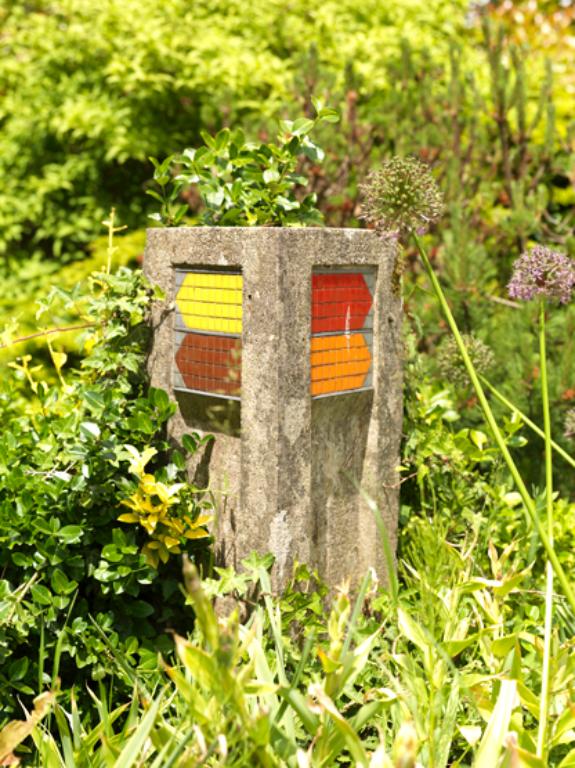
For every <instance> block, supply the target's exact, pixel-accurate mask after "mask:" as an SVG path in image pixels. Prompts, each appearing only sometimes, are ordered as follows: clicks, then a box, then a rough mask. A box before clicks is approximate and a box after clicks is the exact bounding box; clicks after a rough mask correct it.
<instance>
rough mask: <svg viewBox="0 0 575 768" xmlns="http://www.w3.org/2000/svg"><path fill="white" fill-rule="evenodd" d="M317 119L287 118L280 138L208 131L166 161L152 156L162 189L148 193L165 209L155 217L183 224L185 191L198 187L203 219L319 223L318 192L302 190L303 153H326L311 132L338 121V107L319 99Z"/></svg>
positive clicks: (318, 157) (314, 157) (311, 156)
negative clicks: (301, 192) (195, 144)
mask: <svg viewBox="0 0 575 768" xmlns="http://www.w3.org/2000/svg"><path fill="white" fill-rule="evenodd" d="M315 108H316V117H315V119H314V120H309V119H308V118H305V117H301V118H299V119H298V120H295V121H293V122H292V121H290V120H282V121H281V122H280V134H279V135H278V138H277V142H276V143H272V142H267V143H260V144H258V143H254V142H246V140H245V137H244V133H243V131H241V130H236V131H233V132H232V131H230V130H229V129H228V128H224V129H223V130H221V131H220V132H219V133H218V134H217V135H216V136H210V135H209V134H208V133H206V132H205V131H202V138H203V140H204V146H203V147H199V148H198V149H186V150H184V151H183V153H182V154H179V155H172V156H170V157H168V158H166V159H165V160H164V161H163V162H161V163H160V162H158V160H156V159H155V158H151V160H152V163H153V164H154V167H155V172H154V181H155V182H156V183H157V184H158V186H159V188H160V191H159V192H157V191H155V190H148V194H149V195H151V196H152V197H153V198H155V199H156V200H158V202H160V203H161V210H160V213H158V214H155V215H154V216H153V217H152V218H156V219H157V220H158V221H161V222H163V223H164V224H167V225H169V226H174V225H177V224H179V223H180V222H181V221H182V219H183V218H184V216H185V215H186V213H187V212H188V206H187V204H185V203H183V204H182V203H180V202H179V201H180V199H181V196H182V193H183V192H186V193H187V194H189V190H190V187H191V186H196V185H197V188H198V192H199V195H200V197H201V199H202V202H203V204H204V206H205V209H206V210H205V211H204V213H203V214H202V216H201V218H200V221H201V223H202V224H206V225H218V226H256V225H257V226H262V225H264V226H265V225H277V226H290V225H292V226H293V225H304V224H319V223H321V220H322V217H321V214H320V212H319V210H318V209H317V208H316V207H315V203H316V196H315V195H313V194H305V195H304V196H303V197H301V196H300V197H301V199H299V198H298V196H297V195H296V192H297V190H298V188H302V189H303V187H305V185H306V184H307V183H308V179H307V177H306V176H305V175H303V169H302V167H301V162H300V159H301V158H302V157H305V158H307V159H308V160H310V161H312V162H313V163H315V164H316V165H317V164H319V163H320V162H321V161H322V160H323V158H324V153H323V150H321V149H320V148H319V147H318V146H317V145H316V144H314V143H313V141H312V140H311V138H310V133H311V132H312V131H313V129H314V128H315V127H316V125H317V124H318V123H321V122H328V123H333V122H337V121H338V119H339V118H338V114H337V112H336V111H335V110H334V109H329V108H328V107H323V106H322V105H321V104H320V103H318V102H315Z"/></svg>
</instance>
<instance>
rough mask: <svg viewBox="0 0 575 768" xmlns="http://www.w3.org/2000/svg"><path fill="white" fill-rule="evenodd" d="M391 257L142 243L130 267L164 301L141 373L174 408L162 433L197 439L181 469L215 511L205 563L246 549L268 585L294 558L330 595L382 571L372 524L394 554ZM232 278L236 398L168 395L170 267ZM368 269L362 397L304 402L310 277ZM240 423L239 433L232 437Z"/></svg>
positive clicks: (194, 233)
mask: <svg viewBox="0 0 575 768" xmlns="http://www.w3.org/2000/svg"><path fill="white" fill-rule="evenodd" d="M394 254H395V251H394V246H393V245H390V244H387V243H384V242H383V241H382V240H380V239H379V238H378V237H377V236H376V235H375V234H374V233H373V232H369V231H365V230H350V229H320V228H307V229H282V228H267V227H266V228H245V229H244V228H211V227H197V228H185V227H180V228H175V229H152V230H149V231H148V237H147V245H146V254H145V262H144V268H145V271H146V274H147V276H148V277H149V279H150V280H151V281H152V282H153V283H155V284H158V285H160V287H161V288H162V289H163V290H164V292H165V295H166V298H165V300H164V301H163V302H158V303H157V304H156V306H155V308H154V311H153V324H154V343H153V348H152V351H151V354H150V359H149V368H150V372H151V377H152V383H153V385H154V386H157V387H162V388H163V389H166V390H167V391H168V392H169V393H170V395H171V396H172V397H174V398H175V399H176V400H177V402H178V405H179V409H178V412H177V414H176V415H175V416H174V417H173V419H172V421H171V424H170V430H171V436H172V437H173V439H174V440H176V441H177V440H179V439H180V438H181V436H182V434H183V433H186V432H188V433H189V432H192V431H198V432H211V433H213V434H215V435H216V440H215V442H213V443H210V444H209V446H208V447H207V448H206V449H205V450H204V452H203V453H199V454H198V455H196V456H194V457H192V459H191V460H190V464H189V472H190V477H191V479H192V480H195V481H196V482H197V483H198V484H200V485H202V486H205V487H209V490H210V492H211V493H212V494H213V496H214V499H215V501H216V505H217V509H218V519H217V521H216V523H215V529H216V530H215V533H216V540H217V548H218V558H219V559H220V561H221V562H224V563H225V564H227V565H234V566H236V567H238V566H239V565H240V561H241V559H242V558H244V557H246V556H247V555H248V554H249V553H250V552H251V551H252V550H254V549H255V550H258V551H259V552H261V553H264V552H268V551H271V552H273V553H274V555H275V557H276V565H275V568H274V583H275V584H276V586H281V585H282V584H284V583H285V581H286V579H288V578H289V576H290V574H291V569H292V565H293V562H294V560H298V561H299V562H306V563H308V564H310V565H312V566H314V567H318V569H319V571H320V573H321V574H322V576H323V577H324V578H325V579H326V580H327V581H328V583H330V584H331V585H333V586H335V585H337V584H338V583H340V582H341V581H342V580H343V579H344V578H350V579H351V581H352V583H353V582H357V581H358V580H359V579H361V578H362V577H363V575H364V573H365V572H366V570H367V568H369V567H374V568H375V569H376V571H377V573H378V575H379V576H380V577H381V578H383V579H385V574H386V563H385V560H384V557H383V548H382V546H381V538H380V536H379V534H378V531H377V527H376V521H375V516H374V514H373V511H372V510H371V509H370V508H369V506H368V503H367V502H366V501H365V500H364V499H365V497H369V498H371V499H372V500H373V502H374V503H375V504H377V505H378V507H379V509H380V510H381V514H382V517H383V519H384V522H385V527H386V530H387V534H388V537H389V540H390V543H391V547H392V549H393V550H394V549H395V543H396V529H397V513H398V498H399V492H398V488H399V483H398V475H397V471H396V467H397V465H398V464H399V443H400V434H401V419H402V394H401V306H400V299H399V298H398V297H397V296H395V295H394V294H393V292H392V290H391V285H392V279H391V278H392V271H393V262H394ZM210 265H212V266H225V267H238V268H240V269H241V270H242V274H243V306H244V310H243V333H242V398H241V414H240V404H239V403H238V402H233V401H226V400H221V399H218V398H212V397H209V396H202V395H192V394H186V393H181V392H177V393H174V392H173V390H172V364H173V357H174V348H173V342H174V334H173V316H174V290H175V273H174V269H175V267H189V268H193V267H202V268H206V267H209V266H210ZM326 266H330V267H336V266H341V267H353V266H373V267H375V268H376V269H377V279H376V287H375V291H374V349H373V353H374V362H373V365H374V369H373V370H374V386H373V390H372V391H364V392H356V393H349V394H345V395H339V396H335V397H326V398H322V399H317V400H312V399H311V397H310V394H309V386H310V325H311V275H312V269H313V268H314V267H326ZM240 421H241V426H240Z"/></svg>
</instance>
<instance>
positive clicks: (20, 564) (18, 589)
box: [0, 268, 210, 720]
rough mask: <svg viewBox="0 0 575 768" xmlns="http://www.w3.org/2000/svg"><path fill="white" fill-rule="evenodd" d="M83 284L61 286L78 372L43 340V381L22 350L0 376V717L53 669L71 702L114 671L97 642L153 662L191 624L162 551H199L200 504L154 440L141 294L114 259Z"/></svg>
mask: <svg viewBox="0 0 575 768" xmlns="http://www.w3.org/2000/svg"><path fill="white" fill-rule="evenodd" d="M90 285H91V288H90V291H86V289H84V290H83V291H77V290H76V291H72V292H70V293H69V294H68V301H69V303H70V304H77V303H78V301H80V302H81V303H82V306H83V319H84V323H89V324H90V325H91V327H90V328H88V329H85V330H84V332H83V333H84V336H83V339H84V346H85V349H86V356H85V357H84V359H83V361H82V366H81V368H80V369H78V370H75V369H73V368H72V369H69V367H68V366H67V365H66V355H65V354H64V353H62V352H59V351H56V350H55V349H54V346H53V345H52V343H51V342H50V343H49V350H50V357H51V361H52V364H53V367H54V368H55V376H51V377H50V378H49V380H48V381H46V380H45V377H44V376H43V375H42V372H41V370H39V366H37V365H35V361H34V360H33V359H32V358H31V356H30V355H25V356H24V357H21V358H17V359H16V360H15V361H14V362H13V363H12V364H11V368H12V371H11V373H10V375H8V371H10V368H5V373H4V375H3V376H2V383H1V385H0V424H1V433H0V702H1V704H0V720H4V719H5V718H6V717H8V716H9V715H10V714H13V713H14V712H15V711H16V710H17V709H18V702H17V697H19V696H20V697H24V700H26V698H27V696H29V695H30V694H32V693H33V692H34V691H35V690H37V689H38V687H40V688H44V686H46V685H54V684H55V681H56V678H57V677H60V678H61V679H62V681H63V684H64V685H71V684H78V690H79V695H80V696H81V697H83V696H84V695H85V688H84V686H83V682H85V681H87V680H100V679H103V678H105V677H107V676H108V675H110V674H112V673H113V671H114V667H113V665H112V664H111V661H110V657H109V653H108V651H107V649H108V648H109V647H112V648H115V649H118V650H120V649H121V650H122V653H123V654H125V655H126V658H127V659H128V665H133V666H137V665H142V664H143V665H144V667H145V666H146V665H148V666H150V665H151V667H152V668H154V667H155V665H156V651H157V649H158V648H167V647H169V645H170V641H169V638H168V636H167V635H166V634H165V632H166V630H168V629H174V628H179V630H180V631H182V632H185V631H186V630H188V629H190V628H191V626H192V619H193V617H192V612H191V611H190V610H182V608H181V604H180V597H179V594H178V593H179V587H178V582H179V569H180V565H179V563H178V561H177V558H176V557H173V556H171V555H173V554H177V553H180V552H182V551H188V552H189V553H193V552H194V551H195V552H197V553H199V554H201V553H202V552H205V550H206V543H207V542H208V541H209V539H208V534H207V531H206V530H205V529H203V528H202V527H201V526H200V523H201V522H202V520H203V518H202V517H199V515H202V514H203V512H202V510H203V508H204V507H205V506H207V507H210V505H209V503H208V502H206V501H203V500H202V497H201V495H199V493H198V491H196V489H194V488H193V487H191V486H189V485H188V484H186V482H185V479H184V478H185V471H184V469H185V460H184V456H183V455H182V454H181V453H179V452H178V451H176V450H174V449H173V448H171V447H170V445H169V444H168V443H167V441H166V436H165V423H166V421H167V419H168V418H169V416H170V415H171V414H172V413H173V410H174V406H173V404H172V403H171V401H170V400H169V398H168V396H167V394H166V393H165V392H163V391H161V390H158V389H150V388H149V387H148V383H147V380H146V376H145V362H144V361H145V354H146V348H147V340H148V328H147V325H146V323H145V322H144V320H145V317H146V313H147V310H148V306H149V302H150V299H151V296H152V291H151V289H150V288H149V286H147V284H146V283H145V281H144V279H143V277H142V275H141V273H139V272H132V271H130V270H128V269H126V268H120V270H118V272H117V273H116V274H113V275H108V274H106V273H104V272H99V273H94V275H93V276H92V277H91V279H90ZM62 293H63V292H62V291H61V290H58V291H56V294H58V295H59V297H60V298H61V296H62ZM47 306H48V307H49V306H50V301H48V302H47ZM48 342H49V338H48V339H47V343H48ZM54 379H55V382H54V381H53V380H54ZM48 382H50V383H48ZM194 445H195V442H194V438H193V437H189V438H186V446H187V448H189V449H191V450H193V449H194ZM182 481H183V484H181V482H182ZM151 505H153V506H154V510H153V513H154V515H155V516H156V518H157V520H156V525H155V526H152V528H150V525H149V521H150V517H149V515H150V514H151V512H152V510H151ZM128 508H129V509H130V512H131V517H130V519H129V520H126V517H125V515H126V513H127V510H128ZM140 512H141V515H140ZM49 658H50V659H51V661H50V662H48V661H47V659H49Z"/></svg>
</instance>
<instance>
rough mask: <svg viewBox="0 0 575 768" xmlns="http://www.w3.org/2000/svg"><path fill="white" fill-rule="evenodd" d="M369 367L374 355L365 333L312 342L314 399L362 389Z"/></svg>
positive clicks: (313, 338)
mask: <svg viewBox="0 0 575 768" xmlns="http://www.w3.org/2000/svg"><path fill="white" fill-rule="evenodd" d="M370 367H371V352H370V350H369V347H368V345H367V343H366V340H365V338H364V336H363V334H362V333H353V334H341V335H337V336H314V337H312V339H311V394H312V395H313V396H317V395H328V394H333V393H335V392H345V391H347V390H353V389H360V388H361V387H363V386H364V384H365V380H366V378H367V374H368V373H369V369H370Z"/></svg>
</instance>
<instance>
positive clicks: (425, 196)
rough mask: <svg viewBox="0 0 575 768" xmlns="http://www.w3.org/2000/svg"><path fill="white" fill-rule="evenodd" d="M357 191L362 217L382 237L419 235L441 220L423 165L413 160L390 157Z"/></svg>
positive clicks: (432, 181) (436, 196)
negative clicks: (359, 196) (361, 203)
mask: <svg viewBox="0 0 575 768" xmlns="http://www.w3.org/2000/svg"><path fill="white" fill-rule="evenodd" d="M360 190H361V192H362V194H363V196H364V201H363V205H362V216H361V218H363V219H365V220H366V221H367V222H369V223H370V224H374V225H375V227H376V229H377V231H378V233H379V234H380V235H381V236H382V237H389V238H395V239H397V240H399V239H405V238H407V237H408V236H409V235H410V234H411V233H412V232H416V233H417V234H423V233H424V232H426V231H427V230H428V229H429V227H430V226H431V225H432V224H434V223H435V222H436V221H438V219H439V218H440V217H441V215H442V213H443V211H444V204H443V197H442V195H441V192H440V190H439V187H438V186H437V183H436V181H435V179H434V178H433V176H432V175H431V172H430V170H429V168H428V166H427V165H425V163H422V162H421V161H420V160H417V158H415V157H393V158H391V160H386V161H385V162H384V163H383V164H382V166H381V168H378V169H377V170H375V171H372V172H371V173H370V174H369V175H368V177H367V179H366V181H365V183H364V184H362V185H361V187H360Z"/></svg>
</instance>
